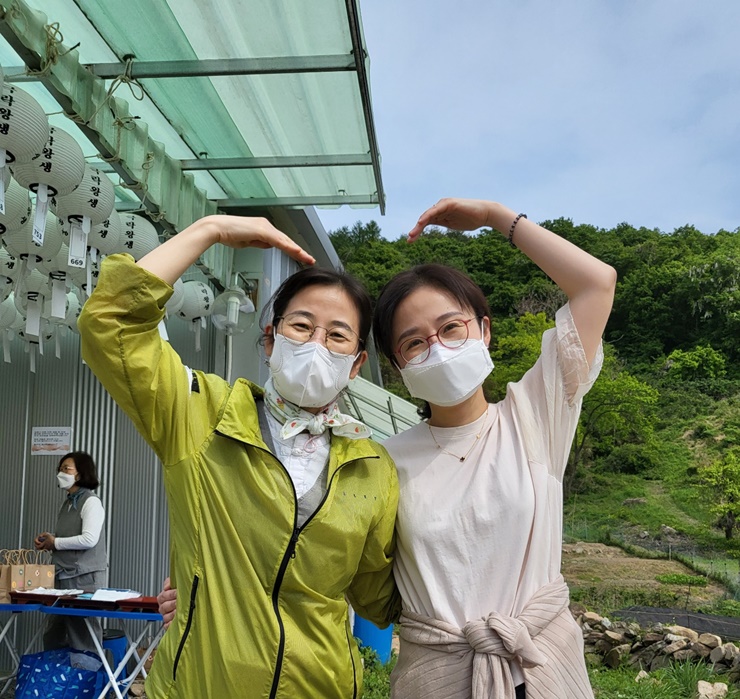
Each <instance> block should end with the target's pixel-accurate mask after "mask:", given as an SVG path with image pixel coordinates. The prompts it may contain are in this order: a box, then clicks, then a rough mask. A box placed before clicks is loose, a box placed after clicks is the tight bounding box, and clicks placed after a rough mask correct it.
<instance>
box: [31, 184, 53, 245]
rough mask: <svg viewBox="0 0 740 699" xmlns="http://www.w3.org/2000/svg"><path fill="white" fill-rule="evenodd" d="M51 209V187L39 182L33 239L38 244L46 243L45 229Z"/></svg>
mask: <svg viewBox="0 0 740 699" xmlns="http://www.w3.org/2000/svg"><path fill="white" fill-rule="evenodd" d="M48 211H49V189H48V187H47V186H46V185H45V184H44V183H43V182H39V183H38V185H37V187H36V213H35V214H34V217H33V236H32V240H33V242H34V243H36V245H43V244H44V231H45V230H46V214H47V213H48Z"/></svg>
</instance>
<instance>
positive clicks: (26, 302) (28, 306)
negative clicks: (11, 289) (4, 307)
mask: <svg viewBox="0 0 740 699" xmlns="http://www.w3.org/2000/svg"><path fill="white" fill-rule="evenodd" d="M50 295H51V289H50V287H49V278H48V277H47V276H46V275H45V274H43V273H42V272H40V271H39V270H38V269H34V270H32V271H31V272H30V273H29V274H26V275H25V276H24V277H23V278H21V279H19V280H18V283H17V285H16V287H15V307H16V308H17V309H18V311H19V312H20V313H22V314H23V315H24V316H25V318H26V325H25V332H26V335H28V336H30V337H38V336H39V328H40V324H41V315H42V311H43V309H44V299H46V297H47V296H50Z"/></svg>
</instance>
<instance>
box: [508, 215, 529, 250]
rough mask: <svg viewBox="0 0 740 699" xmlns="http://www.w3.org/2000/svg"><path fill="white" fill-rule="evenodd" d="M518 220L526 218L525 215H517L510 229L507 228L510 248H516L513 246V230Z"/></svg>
mask: <svg viewBox="0 0 740 699" xmlns="http://www.w3.org/2000/svg"><path fill="white" fill-rule="evenodd" d="M520 218H527V214H518V215H517V217H516V218H515V219H514V221H513V222H512V224H511V228H509V245H511V247H512V248H515V247H516V245H514V229H515V228H516V224H517V223H519V219H520Z"/></svg>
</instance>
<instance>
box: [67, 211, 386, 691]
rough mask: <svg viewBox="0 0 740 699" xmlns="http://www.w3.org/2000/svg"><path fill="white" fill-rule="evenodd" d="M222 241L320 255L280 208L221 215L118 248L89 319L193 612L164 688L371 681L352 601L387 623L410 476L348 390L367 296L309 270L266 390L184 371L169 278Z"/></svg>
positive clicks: (163, 665)
mask: <svg viewBox="0 0 740 699" xmlns="http://www.w3.org/2000/svg"><path fill="white" fill-rule="evenodd" d="M214 243H222V244H225V245H228V246H231V247H233V248H243V247H248V246H252V247H258V248H268V247H276V248H278V249H280V250H282V251H284V252H285V253H287V254H288V255H290V256H291V257H293V258H294V259H296V260H298V261H299V262H302V263H305V264H313V262H314V260H313V258H312V257H311V256H310V255H308V254H307V253H306V252H305V251H304V250H303V249H301V248H300V247H299V246H298V245H297V244H296V243H294V242H293V241H291V240H290V238H288V237H287V236H286V235H284V234H283V233H281V232H280V231H278V230H277V229H275V228H274V227H273V226H272V225H271V224H270V223H269V222H268V221H267V220H266V219H261V218H242V217H234V216H209V217H206V218H204V219H201V220H200V221H197V222H196V223H194V224H193V225H191V226H190V227H188V228H187V229H185V230H184V231H182V232H181V233H179V234H178V235H177V236H175V237H173V238H171V239H170V240H168V241H167V242H166V243H164V244H163V245H161V246H159V247H158V248H156V249H155V250H154V251H153V252H151V253H149V254H148V255H146V256H145V257H144V258H142V259H141V260H140V261H139V262H138V263H135V262H134V261H133V258H131V257H130V256H127V255H114V256H111V257H109V258H107V259H106V260H105V261H104V263H103V266H102V269H101V273H100V281H99V284H98V286H97V289H96V290H95V292H94V293H93V294H92V296H91V297H90V299H89V300H88V301H87V303H86V304H85V306H84V309H83V312H82V314H81V316H80V319H79V322H78V326H79V329H80V333H81V335H82V354H83V358H84V359H85V362H86V363H87V364H88V366H89V367H90V368H91V369H92V370H93V372H94V373H95V375H96V376H97V377H98V378H99V379H100V381H101V382H102V384H103V385H104V386H105V388H106V389H107V390H108V392H109V393H110V394H111V395H112V396H113V398H114V399H115V400H116V402H117V403H118V404H119V406H120V407H121V408H122V409H123V410H124V411H125V412H126V414H127V415H128V416H129V417H130V418H131V420H132V421H133V422H134V424H135V425H136V427H137V429H138V431H139V432H140V433H141V435H142V436H143V437H144V439H146V441H147V442H148V443H149V444H150V446H151V447H152V448H153V449H154V451H155V452H156V453H157V455H158V457H159V458H160V460H161V461H162V464H163V467H164V481H165V487H166V491H167V498H168V503H169V517H170V545H171V547H172V550H174V551H176V555H175V556H173V557H172V559H173V567H172V570H171V575H172V577H173V584H175V585H176V586H177V587H178V588H179V592H180V605H179V608H178V611H177V614H176V616H175V619H174V621H173V623H172V625H171V627H170V629H169V631H168V632H167V634H165V636H164V638H163V640H162V642H161V644H160V646H159V649H158V652H157V656H156V660H155V662H154V666H153V668H152V672H151V673H150V675H149V678H148V680H147V685H146V691H147V696H149V697H150V699H162V698H164V697H167V698H171V699H175V698H178V699H179V698H188V699H190V698H192V699H203V698H205V697H209V698H214V699H215V698H216V697H218V698H219V699H228V698H230V697H250V698H251V697H254V698H257V697H259V698H260V699H261V698H263V697H264V698H269V699H272V698H273V697H285V698H286V699H287V698H290V699H296V698H299V697H322V698H323V699H327V698H329V699H331V698H336V699H346V698H347V697H357V696H359V694H360V691H361V684H362V666H361V663H360V657H359V654H358V650H357V646H356V644H355V641H354V639H353V637H352V633H351V629H350V625H349V619H348V609H347V601H346V600H347V599H349V601H350V602H351V604H352V606H353V607H354V609H355V610H357V611H358V612H359V613H360V614H362V616H364V617H366V618H368V619H371V620H373V621H374V622H376V623H378V624H379V625H381V626H383V625H387V624H388V623H389V622H390V621H392V620H393V619H394V618H396V616H397V615H398V613H399V611H400V599H399V596H398V592H397V590H396V587H395V584H394V582H393V575H392V563H393V559H392V552H393V549H394V534H393V527H394V521H395V516H396V508H397V502H398V481H397V476H396V472H395V468H394V465H393V462H392V461H391V460H390V458H389V457H388V455H387V453H386V452H385V450H384V449H383V447H381V446H379V445H378V444H376V443H374V442H372V441H370V440H369V439H367V436H368V435H369V431H368V430H367V429H366V428H365V427H364V425H362V424H361V423H359V422H358V421H356V420H354V419H353V418H351V417H350V416H348V415H344V414H342V413H340V412H339V410H338V407H337V403H336V398H337V396H338V394H339V393H340V392H341V391H342V390H343V389H344V388H345V387H346V385H347V383H348V382H349V380H350V379H351V378H353V377H355V376H356V375H357V373H358V371H359V369H360V366H361V365H362V364H363V362H364V361H365V360H366V359H367V353H366V352H365V350H364V346H365V341H366V338H367V336H368V332H369V329H370V324H371V308H370V299H369V297H368V296H367V294H366V292H365V291H364V289H362V287H361V286H360V285H359V284H358V283H357V282H356V281H355V280H354V279H352V278H351V277H348V276H347V275H344V274H341V273H336V272H333V271H327V270H319V269H315V268H308V269H304V270H302V271H300V272H298V273H296V274H295V275H293V276H292V277H290V278H289V279H287V280H286V281H285V282H284V283H283V285H282V286H281V288H280V289H279V290H278V292H277V293H276V295H275V297H274V299H273V302H272V307H271V309H270V310H271V317H270V318H269V322H268V323H267V324H266V326H265V328H264V333H265V334H264V349H265V353H266V355H267V356H268V357H269V363H270V374H271V377H270V379H269V380H268V382H267V385H266V386H265V388H264V389H263V388H260V387H258V386H256V385H254V384H252V383H250V382H249V381H246V380H244V379H239V380H237V381H236V382H235V383H234V385H229V384H228V383H227V382H226V381H224V380H223V379H221V378H220V377H218V376H215V375H210V374H204V373H202V372H199V371H192V370H190V369H189V368H187V367H185V366H184V365H183V364H182V362H181V360H180V358H179V357H178V355H177V354H176V353H175V351H174V350H173V349H172V348H171V347H170V345H169V344H168V343H167V342H164V341H163V340H162V339H161V338H160V335H159V332H158V329H157V326H158V324H159V322H160V320H161V319H162V317H163V315H164V305H165V302H166V301H167V299H168V298H169V297H170V295H171V294H172V284H173V283H174V282H175V280H176V279H178V278H179V277H180V276H181V275H182V274H183V272H185V270H186V269H187V268H188V267H189V266H190V265H191V264H193V263H194V262H195V261H196V260H197V259H198V257H200V255H201V254H202V253H203V252H205V250H207V249H208V248H209V247H210V246H211V245H213V244H214Z"/></svg>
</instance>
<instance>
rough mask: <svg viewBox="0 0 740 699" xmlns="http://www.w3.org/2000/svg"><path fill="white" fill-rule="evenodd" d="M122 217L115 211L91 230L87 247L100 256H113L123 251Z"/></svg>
mask: <svg viewBox="0 0 740 699" xmlns="http://www.w3.org/2000/svg"><path fill="white" fill-rule="evenodd" d="M121 229H122V223H121V215H120V214H119V213H118V212H117V211H116V210H115V209H113V211H111V212H110V215H109V216H108V218H107V219H105V221H103V222H102V223H99V224H97V225H95V226H93V227H92V228H91V229H90V235H89V236H88V238H87V246H88V248H89V249H90V253H91V257H93V255H92V250H93V249H95V250H97V251H98V255H95V257H97V256H99V255H113V254H114V253H116V252H122V250H121Z"/></svg>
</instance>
